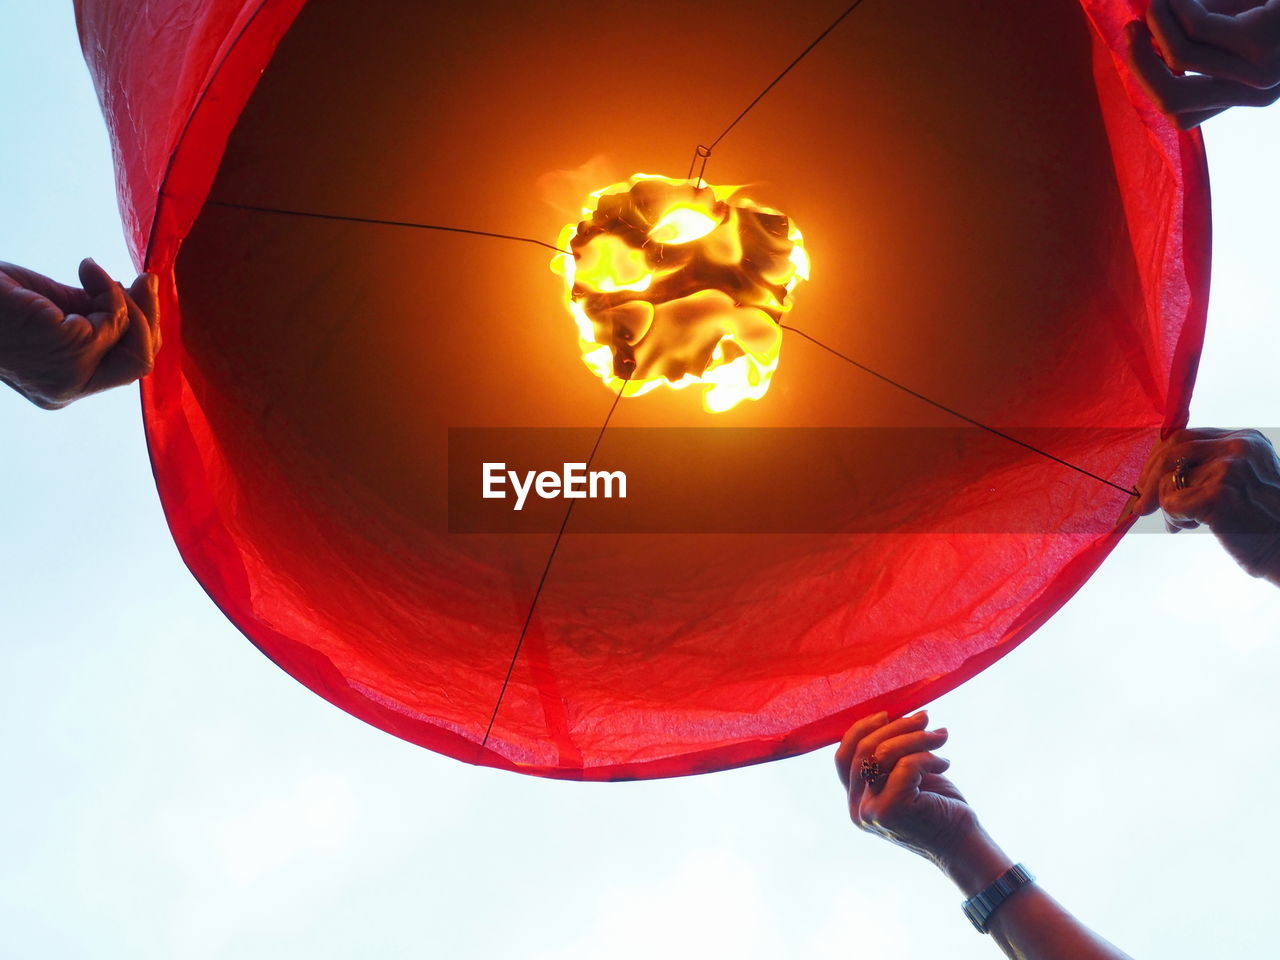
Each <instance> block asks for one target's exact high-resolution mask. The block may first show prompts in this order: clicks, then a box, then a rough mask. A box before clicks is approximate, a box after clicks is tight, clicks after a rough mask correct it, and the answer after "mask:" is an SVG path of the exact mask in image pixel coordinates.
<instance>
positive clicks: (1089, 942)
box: [935, 827, 1130, 960]
mask: <svg viewBox="0 0 1280 960" xmlns="http://www.w3.org/2000/svg"><path fill="white" fill-rule="evenodd" d="M935 862H936V863H937V864H938V866H939V867H940V868H941V869H942V871H943V872H944V873H946V874H947V876H948V877H950V878H951V880H952V881H953V882H954V883H955V884H956V886H957V887H959V888H960V891H961V892H962V893H963V894H964V896H965V898H966V899H968V898H969V897H972V896H974V895H975V894H977V893H980V892H981V891H983V890H985V889H986V888H987V887H988V886H990V885H991V884H992V883H993V882H995V880H996V878H997V877H999V876H1000V875H1001V874H1002V873H1004V872H1005V871H1006V870H1008V869H1009V868H1010V867H1011V866H1013V861H1012V860H1010V859H1009V857H1008V856H1007V855H1006V854H1005V853H1004V851H1003V850H1001V849H1000V847H999V846H998V845H997V844H996V843H995V841H993V840H992V839H991V838H990V837H989V836H988V835H987V834H986V832H985V831H984V830H982V828H981V827H978V828H977V829H976V830H974V831H972V832H971V833H970V834H969V836H968V837H967V838H966V839H965V840H964V841H963V842H962V843H961V844H960V845H958V846H957V848H956V849H955V850H953V851H951V852H949V854H948V855H947V856H946V857H938V858H935ZM990 934H991V937H992V939H994V940H995V941H996V943H997V944H999V946H1000V949H1001V950H1003V951H1004V952H1005V955H1006V956H1009V957H1012V958H1014V960H1130V958H1129V955H1128V954H1126V953H1124V952H1123V951H1121V950H1118V949H1116V948H1115V947H1114V946H1112V945H1111V944H1110V943H1108V942H1107V941H1106V940H1103V939H1102V938H1101V937H1099V936H1097V935H1096V934H1095V933H1094V932H1093V931H1092V930H1090V929H1089V928H1088V927H1086V926H1085V925H1084V924H1082V923H1081V922H1080V921H1079V920H1077V919H1076V918H1075V917H1073V916H1072V915H1071V913H1070V912H1068V911H1067V910H1066V909H1065V908H1064V907H1063V906H1062V905H1061V904H1059V903H1058V902H1057V901H1056V900H1054V899H1053V897H1051V896H1049V895H1048V894H1047V893H1045V891H1044V890H1043V889H1041V887H1040V886H1039V884H1036V883H1032V884H1028V885H1027V886H1024V887H1022V888H1021V889H1019V890H1017V891H1015V892H1014V893H1013V894H1012V895H1011V896H1010V897H1009V898H1008V899H1007V900H1006V901H1005V902H1004V903H1002V904H1001V905H1000V906H999V907H998V908H997V909H996V912H995V914H994V915H993V916H992V917H991V922H990Z"/></svg>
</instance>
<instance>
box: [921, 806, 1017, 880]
mask: <svg viewBox="0 0 1280 960" xmlns="http://www.w3.org/2000/svg"><path fill="white" fill-rule="evenodd" d="M931 859H932V860H933V862H934V863H935V864H937V866H938V869H940V870H941V871H942V872H943V873H945V874H946V875H947V876H948V877H949V878H950V879H951V882H952V883H954V884H955V885H956V886H957V887H958V888H959V889H960V892H961V893H963V894H964V896H965V897H966V898H968V897H972V896H974V895H976V894H978V893H981V892H982V891H983V890H985V889H986V888H987V887H989V886H991V884H993V883H995V881H996V880H997V878H999V877H1000V876H1001V874H1003V873H1004V872H1005V871H1006V870H1008V869H1009V868H1010V867H1012V866H1013V860H1012V859H1010V857H1009V855H1008V854H1006V853H1005V852H1004V851H1003V850H1001V849H1000V846H999V844H997V843H996V842H995V841H994V840H992V839H991V837H990V836H989V835H988V834H987V832H986V831H985V830H983V829H982V827H981V826H980V825H977V824H975V825H974V826H973V828H972V829H970V830H968V831H966V832H965V833H964V834H963V835H962V836H961V837H960V838H959V839H958V840H957V841H956V843H954V844H952V845H951V846H949V847H948V848H947V849H946V850H945V851H941V852H939V853H936V854H934V855H933V856H932V857H931Z"/></svg>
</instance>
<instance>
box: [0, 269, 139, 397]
mask: <svg viewBox="0 0 1280 960" xmlns="http://www.w3.org/2000/svg"><path fill="white" fill-rule="evenodd" d="M80 282H81V283H82V284H83V285H84V288H83V289H78V288H76V287H69V286H66V285H65V284H61V283H58V282H56V281H54V280H50V279H49V278H48V277H45V276H41V275H40V274H38V273H35V272H34V271H31V270H27V269H25V268H23V267H18V266H14V265H13V264H8V263H0V380H3V381H4V382H5V383H8V384H9V385H10V386H11V387H13V388H14V389H15V390H17V391H18V392H19V393H21V394H22V395H23V396H25V397H26V398H27V399H29V400H30V401H31V402H32V403H34V404H36V405H37V406H39V407H43V408H44V409H46V410H56V409H58V408H60V407H65V406H66V405H67V404H69V403H71V402H72V401H73V400H77V399H79V398H80V397H83V396H87V395H89V394H91V393H97V392H98V391H100V390H108V389H110V388H111V387H118V386H123V385H124V384H127V383H132V382H133V381H134V380H137V379H138V378H139V377H144V376H146V375H147V374H148V373H150V372H151V370H152V367H153V365H154V363H155V355H156V353H157V352H158V351H159V349H160V316H159V304H158V295H157V288H156V278H155V277H154V276H152V275H150V274H143V275H142V276H140V277H138V279H137V280H135V281H134V283H133V286H132V287H130V288H129V290H128V291H125V290H124V288H123V287H121V285H120V284H118V283H116V282H115V281H114V280H112V279H111V277H110V276H109V275H108V274H107V272H106V271H105V270H103V269H102V268H101V267H99V266H98V265H97V264H96V263H94V262H93V261H92V260H85V261H84V262H83V263H81V264H80Z"/></svg>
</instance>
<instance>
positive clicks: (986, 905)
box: [960, 863, 1036, 933]
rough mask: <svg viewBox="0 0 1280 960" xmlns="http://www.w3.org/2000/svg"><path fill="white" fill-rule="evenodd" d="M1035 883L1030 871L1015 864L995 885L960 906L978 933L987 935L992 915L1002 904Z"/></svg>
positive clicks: (998, 878) (997, 879)
mask: <svg viewBox="0 0 1280 960" xmlns="http://www.w3.org/2000/svg"><path fill="white" fill-rule="evenodd" d="M1035 881H1036V878H1035V877H1034V876H1033V875H1032V873H1031V871H1030V870H1028V869H1027V868H1026V867H1024V866H1023V865H1022V864H1020V863H1018V864H1014V865H1013V866H1012V867H1010V868H1009V869H1008V870H1006V871H1005V872H1004V873H1002V874H1001V875H1000V876H999V877H997V878H996V882H995V883H993V884H991V886H989V887H987V889H985V890H983V891H982V892H981V893H979V894H976V895H975V896H973V897H971V898H970V899H968V900H966V901H965V902H964V903H962V904H961V905H960V906H961V907H962V908H963V910H964V914H965V916H966V917H968V918H969V920H970V922H972V923H973V925H974V927H975V928H976V929H977V931H978V932H979V933H986V932H987V930H988V928H989V926H990V923H991V915H992V914H993V913H995V912H996V910H997V908H999V906H1000V904H1002V903H1004V902H1005V901H1006V900H1008V899H1009V897H1010V896H1011V895H1012V894H1013V893H1014V891H1016V890H1020V889H1022V888H1023V887H1025V886H1027V884H1030V883H1035Z"/></svg>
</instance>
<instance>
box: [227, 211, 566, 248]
mask: <svg viewBox="0 0 1280 960" xmlns="http://www.w3.org/2000/svg"><path fill="white" fill-rule="evenodd" d="M207 205H208V206H211V207H227V208H229V209H232V210H249V211H252V212H253V213H273V214H279V215H281V216H286V217H308V218H310V219H312V220H337V221H340V222H343V223H371V224H375V225H377V226H383V227H408V228H410V229H413V230H443V231H445V232H446V233H469V234H471V235H473V236H477V237H494V238H496V239H498V240H516V241H519V242H520V243H534V244H537V245H538V246H540V247H546V248H547V249H548V250H554V251H555V252H556V253H565V254H569V253H570V251H568V250H561V249H560V248H559V247H557V246H556V245H555V244H554V243H547V242H545V241H543V240H535V239H533V238H532V237H515V236H512V235H511V234H509V233H491V232H489V231H488V230H468V229H466V228H465V227H442V226H439V225H438V224H434V223H413V222H410V221H407V220H376V219H374V218H372V217H346V216H342V215H340V214H336V213H310V212H308V211H305V210H285V209H282V208H280V207H259V206H255V205H253V204H250V203H231V202H230V201H227V200H209V201H208V202H207ZM570 255H572V254H570Z"/></svg>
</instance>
